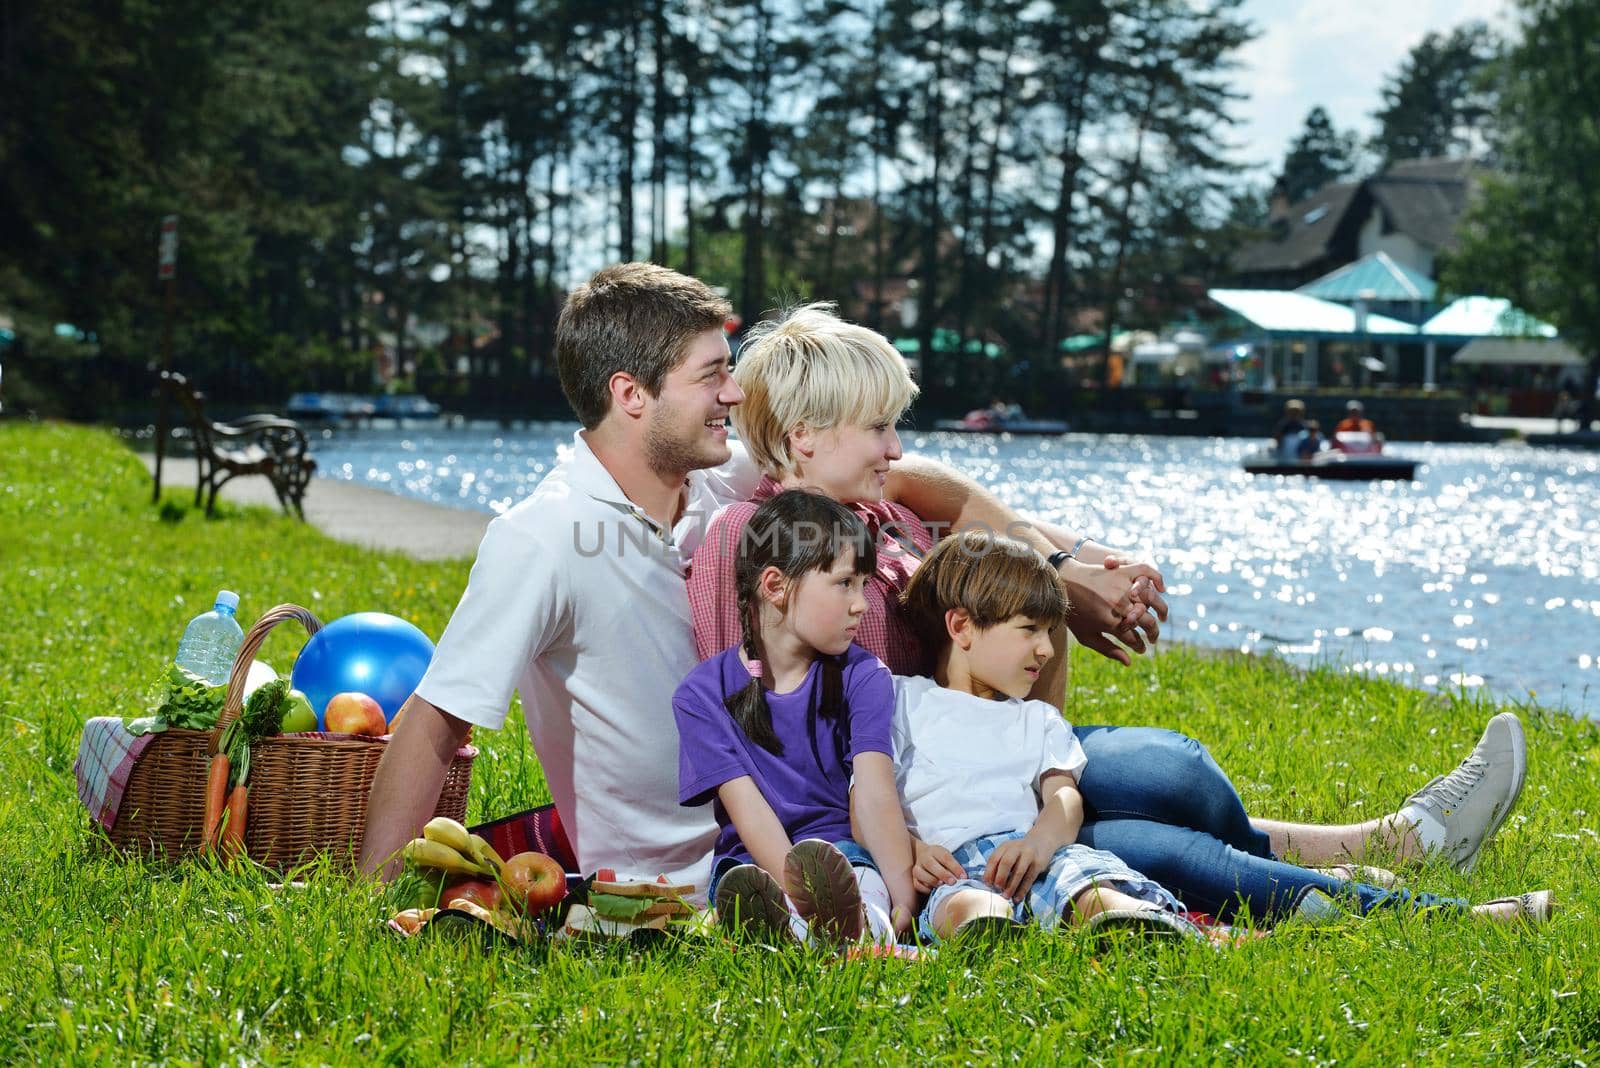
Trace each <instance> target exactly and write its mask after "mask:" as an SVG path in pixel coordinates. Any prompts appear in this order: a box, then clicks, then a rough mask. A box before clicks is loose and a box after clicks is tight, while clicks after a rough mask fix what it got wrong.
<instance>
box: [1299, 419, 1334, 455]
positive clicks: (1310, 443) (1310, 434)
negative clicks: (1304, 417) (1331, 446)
mask: <svg viewBox="0 0 1600 1068" xmlns="http://www.w3.org/2000/svg"><path fill="white" fill-rule="evenodd" d="M1327 445H1328V443H1327V441H1325V440H1324V439H1323V437H1322V424H1321V423H1319V422H1318V421H1317V420H1315V419H1312V420H1309V421H1308V422H1307V423H1306V428H1305V430H1304V431H1302V432H1301V434H1300V443H1299V444H1298V445H1296V446H1295V453H1296V455H1297V456H1298V457H1299V459H1300V461H1301V462H1302V463H1309V462H1310V461H1311V460H1313V459H1315V458H1316V455H1317V453H1319V452H1321V451H1322V450H1323V449H1325V448H1327Z"/></svg>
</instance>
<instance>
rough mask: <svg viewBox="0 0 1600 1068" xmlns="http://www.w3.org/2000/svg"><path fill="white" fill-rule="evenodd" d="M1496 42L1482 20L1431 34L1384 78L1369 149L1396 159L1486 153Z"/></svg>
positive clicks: (1492, 105) (1387, 161) (1490, 135)
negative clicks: (1380, 106)
mask: <svg viewBox="0 0 1600 1068" xmlns="http://www.w3.org/2000/svg"><path fill="white" fill-rule="evenodd" d="M1499 51H1500V41H1499V39H1498V38H1497V37H1496V36H1495V34H1494V33H1493V32H1492V31H1491V30H1490V29H1489V27H1488V26H1487V25H1486V24H1484V23H1482V22H1469V23H1467V24H1465V25H1463V26H1458V27H1456V28H1455V29H1454V30H1451V31H1450V32H1449V33H1448V34H1440V33H1430V34H1428V35H1427V36H1426V37H1424V38H1423V39H1422V40H1421V41H1420V42H1418V44H1417V45H1416V47H1414V48H1413V49H1412V50H1411V52H1410V54H1409V55H1407V56H1406V58H1405V59H1404V60H1403V61H1402V62H1401V64H1400V69H1399V70H1398V71H1396V72H1395V73H1394V74H1391V75H1390V76H1389V78H1388V79H1387V80H1386V81H1385V82H1384V86H1383V105H1384V106H1383V107H1382V108H1381V109H1380V110H1379V111H1377V112H1376V113H1375V114H1374V118H1376V119H1377V120H1378V124H1379V129H1378V133H1377V135H1376V136H1375V137H1374V138H1373V139H1372V142H1371V145H1370V147H1371V149H1372V151H1373V152H1374V153H1376V154H1377V156H1378V157H1379V158H1380V159H1381V160H1382V161H1383V164H1384V165H1385V166H1387V165H1388V164H1390V163H1393V162H1395V161H1396V160H1406V159H1425V158H1429V157H1436V156H1457V155H1462V154H1478V155H1482V154H1484V153H1486V152H1487V151H1488V150H1489V148H1490V147H1491V145H1492V143H1493V132H1492V119H1493V115H1494V108H1495V96H1496V93H1497V89H1496V86H1495V84H1494V81H1493V80H1492V78H1491V77H1490V73H1491V70H1492V68H1493V66H1494V61H1495V59H1496V57H1497V56H1498V54H1499Z"/></svg>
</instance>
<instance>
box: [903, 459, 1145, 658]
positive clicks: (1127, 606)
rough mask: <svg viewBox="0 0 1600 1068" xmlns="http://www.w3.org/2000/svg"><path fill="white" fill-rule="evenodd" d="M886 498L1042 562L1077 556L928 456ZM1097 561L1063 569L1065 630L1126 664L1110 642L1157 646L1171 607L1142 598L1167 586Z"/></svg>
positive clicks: (1117, 563)
mask: <svg viewBox="0 0 1600 1068" xmlns="http://www.w3.org/2000/svg"><path fill="white" fill-rule="evenodd" d="M884 492H885V495H886V496H888V497H889V498H890V499H892V500H895V501H898V502H899V503H900V504H903V505H905V506H906V507H907V508H909V509H911V510H912V511H913V512H915V513H916V514H917V515H918V516H920V517H921V518H922V520H923V521H924V522H927V523H930V524H938V525H940V526H942V527H946V528H949V529H956V530H959V529H961V528H962V527H965V526H980V525H981V526H987V527H989V528H990V529H992V530H995V531H996V532H998V533H1001V534H1005V535H1007V536H1009V537H1014V538H1016V539H1018V540H1019V541H1023V542H1025V543H1027V544H1029V545H1031V546H1033V548H1034V549H1036V550H1038V552H1039V553H1040V554H1041V555H1044V556H1048V555H1050V554H1051V553H1052V552H1054V551H1056V550H1057V549H1071V548H1072V547H1073V546H1074V545H1075V544H1076V542H1077V538H1076V537H1072V536H1071V535H1072V534H1073V532H1072V531H1069V530H1065V529H1063V528H1060V527H1055V526H1052V525H1050V524H1042V523H1038V522H1035V521H1033V520H1029V519H1024V518H1023V517H1022V516H1021V515H1019V514H1018V513H1017V512H1015V511H1014V510H1012V509H1011V508H1009V507H1007V506H1006V505H1005V504H1003V503H1001V501H1000V500H999V498H997V497H995V495H994V494H992V493H990V492H989V491H988V490H986V489H984V488H983V487H982V486H980V485H978V483H977V482H975V481H973V480H972V479H971V478H969V477H967V476H966V475H963V474H962V473H960V472H959V471H956V470H955V469H954V468H951V467H950V466H948V465H946V464H942V463H939V462H938V461H936V460H929V459H927V458H925V457H918V456H907V457H905V458H903V459H902V460H900V461H899V462H898V463H896V464H895V466H894V467H893V468H891V469H890V471H889V478H888V480H887V482H886V483H885V486H884ZM1079 555H1080V556H1081V555H1083V549H1080V550H1079ZM1091 555H1093V556H1098V557H1099V559H1098V561H1097V562H1096V563H1093V564H1090V563H1081V562H1079V561H1078V560H1068V561H1067V562H1066V563H1065V564H1063V565H1062V567H1061V574H1062V578H1063V579H1064V580H1065V581H1066V583H1067V594H1068V597H1069V599H1070V601H1071V603H1072V607H1071V615H1070V616H1069V618H1068V620H1067V625H1068V626H1069V627H1070V628H1071V630H1072V634H1073V636H1074V637H1075V638H1077V639H1078V641H1079V643H1080V644H1082V645H1084V646H1086V647H1088V648H1090V649H1093V650H1094V651H1095V652H1097V653H1099V654H1100V655H1102V656H1105V657H1109V658H1110V659H1112V660H1116V661H1118V662H1120V663H1123V664H1127V663H1129V662H1130V657H1129V656H1128V654H1127V652H1126V651H1125V650H1124V649H1123V648H1122V647H1121V646H1119V645H1117V644H1116V642H1114V641H1112V640H1111V639H1110V638H1108V637H1106V635H1108V634H1112V635H1115V636H1116V637H1117V638H1119V639H1121V640H1122V641H1124V642H1126V643H1127V645H1128V647H1129V648H1131V649H1133V651H1134V652H1137V653H1142V652H1144V651H1145V647H1146V646H1145V638H1146V637H1147V638H1148V640H1149V641H1151V642H1154V641H1155V640H1156V638H1157V637H1158V636H1159V635H1160V625H1159V623H1158V622H1157V618H1158V617H1159V618H1161V619H1165V618H1166V615H1167V606H1166V602H1165V601H1163V600H1161V598H1159V597H1155V598H1154V603H1153V604H1151V605H1150V606H1148V607H1147V606H1146V605H1145V603H1144V602H1143V601H1141V600H1140V599H1139V598H1140V596H1144V595H1150V596H1153V594H1151V593H1150V591H1152V590H1156V591H1159V590H1164V589H1165V588H1166V587H1165V584H1164V583H1163V582H1162V579H1161V573H1160V572H1159V571H1157V570H1156V569H1155V568H1154V567H1151V566H1150V565H1149V564H1125V563H1122V562H1121V559H1120V558H1119V557H1116V556H1114V555H1111V554H1110V552H1109V551H1108V550H1106V549H1105V548H1104V547H1103V546H1098V545H1097V546H1094V548H1093V552H1092V554H1091ZM1108 560H1109V563H1108ZM1141 580H1143V581H1142V582H1141ZM1141 630H1143V632H1144V636H1141V634H1140V631H1141ZM1062 652H1063V653H1065V650H1063V651H1062Z"/></svg>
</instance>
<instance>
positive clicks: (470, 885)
mask: <svg viewBox="0 0 1600 1068" xmlns="http://www.w3.org/2000/svg"><path fill="white" fill-rule="evenodd" d="M463 899H464V900H467V901H471V902H472V903H473V904H475V905H478V906H479V907H480V908H486V909H488V910H489V911H490V912H493V911H494V910H495V909H497V908H499V907H500V885H499V884H498V883H496V882H495V881H494V880H492V879H463V880H461V881H460V882H457V883H451V884H450V885H449V886H447V887H445V888H444V893H442V894H440V895H439V903H440V904H442V905H444V906H445V907H446V908H451V907H453V906H454V905H455V903H456V902H457V901H460V900H463Z"/></svg>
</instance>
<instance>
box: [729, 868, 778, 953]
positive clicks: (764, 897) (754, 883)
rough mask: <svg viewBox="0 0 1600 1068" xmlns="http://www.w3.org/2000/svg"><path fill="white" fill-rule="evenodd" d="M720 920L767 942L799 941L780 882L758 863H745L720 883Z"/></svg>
mask: <svg viewBox="0 0 1600 1068" xmlns="http://www.w3.org/2000/svg"><path fill="white" fill-rule="evenodd" d="M717 922H718V923H720V924H721V925H722V926H723V927H725V928H727V929H728V930H729V931H730V932H734V933H736V934H740V935H743V936H744V937H746V938H750V939H753V940H755V941H757V942H761V943H763V944H765V945H769V946H774V945H782V944H785V943H790V944H792V943H794V942H795V941H797V939H796V938H795V935H794V931H793V930H792V929H791V928H790V926H789V906H788V904H787V903H786V902H785V901H784V900H783V889H782V888H781V887H780V886H779V885H778V881H777V880H776V879H774V878H773V877H772V876H770V875H768V874H767V873H766V872H765V871H763V870H762V869H761V868H759V867H757V866H756V865H754V864H741V865H739V866H738V867H737V868H734V869H733V870H731V871H730V872H728V874H726V875H724V876H723V877H722V879H721V881H720V882H718V883H717Z"/></svg>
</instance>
